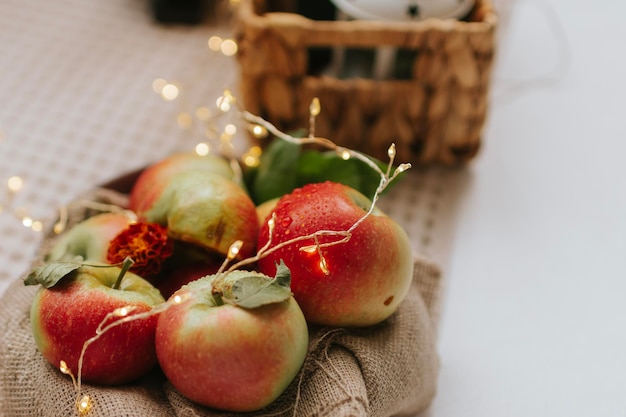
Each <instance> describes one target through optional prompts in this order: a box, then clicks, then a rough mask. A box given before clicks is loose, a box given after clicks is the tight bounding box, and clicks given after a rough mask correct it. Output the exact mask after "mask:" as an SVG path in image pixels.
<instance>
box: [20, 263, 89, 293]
mask: <svg viewBox="0 0 626 417" xmlns="http://www.w3.org/2000/svg"><path fill="white" fill-rule="evenodd" d="M83 265H84V263H83V258H82V257H80V256H78V257H76V258H74V259H73V260H71V261H55V262H49V263H46V264H44V265H42V266H39V267H37V268H34V269H33V270H32V271H31V272H30V273H29V274H28V276H27V277H26V279H25V280H24V285H41V286H43V287H44V288H52V287H54V286H55V285H57V283H58V282H59V281H60V280H61V279H63V278H64V277H66V276H68V275H69V274H71V273H73V272H75V271H76V270H78V268H80V267H81V266H83Z"/></svg>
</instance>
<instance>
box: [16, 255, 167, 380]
mask: <svg viewBox="0 0 626 417" xmlns="http://www.w3.org/2000/svg"><path fill="white" fill-rule="evenodd" d="M49 265H52V264H49ZM120 272H121V269H120V268H118V267H113V266H106V267H95V266H80V267H79V268H77V269H76V270H73V271H71V272H70V273H68V274H67V275H65V276H63V277H61V278H60V280H59V281H58V282H56V283H54V282H53V283H50V282H47V283H45V284H46V285H48V286H49V288H45V287H42V288H41V289H40V290H39V291H38V292H37V294H36V296H35V298H34V300H33V304H32V307H31V312H30V318H31V325H32V331H33V336H34V338H35V344H36V346H37V348H38V349H39V351H40V352H41V353H42V355H43V357H44V358H45V359H46V360H47V361H48V362H50V364H52V365H53V366H54V367H56V368H59V366H60V363H61V361H65V363H66V364H67V366H68V367H69V369H70V370H71V371H72V373H73V374H74V375H75V376H77V375H78V361H79V357H80V354H81V350H82V349H83V344H84V343H85V342H86V341H87V340H89V339H90V338H92V337H94V336H95V335H96V329H97V327H98V326H99V325H100V323H101V322H102V321H103V320H104V319H105V317H106V316H107V314H109V313H111V312H113V311H114V310H116V309H119V308H122V307H126V306H132V307H133V308H134V309H135V310H134V311H133V312H132V314H136V313H140V312H144V311H149V310H150V309H151V308H153V307H154V306H156V305H158V304H160V303H163V302H164V301H165V300H164V299H163V297H162V296H161V294H160V293H159V291H158V290H157V289H156V288H154V287H153V286H152V285H150V284H149V283H148V282H147V281H145V280H144V279H142V278H140V277H139V276H137V275H134V274H132V273H130V272H127V273H126V275H125V276H124V277H123V280H122V281H121V284H120V287H119V288H118V289H115V288H113V287H114V285H115V283H116V281H117V279H118V277H119V276H120ZM31 275H33V274H31ZM38 278H39V279H38ZM38 278H37V277H36V276H35V277H34V278H33V280H30V281H29V280H28V279H27V283H29V284H36V283H41V284H44V282H45V281H46V279H47V278H48V277H47V276H45V274H42V273H41V272H40V273H39V277H38ZM156 324H157V316H156V315H155V316H150V317H148V318H145V319H138V320H135V321H131V322H128V323H124V324H121V325H119V326H117V327H115V328H112V329H111V330H109V331H107V332H105V333H104V334H103V335H102V336H101V337H100V338H99V339H97V340H96V341H95V342H93V343H92V344H90V345H89V347H88V348H87V349H86V351H85V356H84V362H83V367H82V378H83V380H84V381H85V382H91V383H94V384H102V385H117V384H124V383H127V382H131V381H133V380H136V379H137V378H139V377H141V376H142V375H144V374H145V373H147V372H148V371H149V370H150V369H152V368H153V367H154V366H155V365H156V364H157V358H156V352H155V347H154V336H155V329H156Z"/></svg>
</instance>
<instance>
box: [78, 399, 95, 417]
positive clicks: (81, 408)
mask: <svg viewBox="0 0 626 417" xmlns="http://www.w3.org/2000/svg"><path fill="white" fill-rule="evenodd" d="M92 405H93V403H92V401H91V398H90V397H89V396H88V395H86V394H85V395H83V396H82V397H81V398H80V400H78V401H77V403H76V409H77V410H78V413H79V414H80V415H81V416H82V415H85V414H87V413H88V412H89V411H90V410H91V407H92Z"/></svg>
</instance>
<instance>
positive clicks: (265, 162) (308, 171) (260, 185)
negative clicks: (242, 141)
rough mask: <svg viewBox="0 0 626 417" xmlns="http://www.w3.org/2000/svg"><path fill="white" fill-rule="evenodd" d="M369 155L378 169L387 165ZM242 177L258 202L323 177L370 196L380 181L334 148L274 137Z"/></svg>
mask: <svg viewBox="0 0 626 417" xmlns="http://www.w3.org/2000/svg"><path fill="white" fill-rule="evenodd" d="M370 159H371V161H372V162H374V163H375V164H376V165H378V166H379V167H380V169H381V170H382V171H385V170H386V169H387V164H385V163H383V162H381V161H379V160H377V159H375V158H370ZM401 175H402V174H401ZM244 180H245V182H246V184H247V188H248V190H249V192H250V195H251V197H252V199H253V200H254V202H255V203H256V204H257V205H258V204H261V203H263V202H264V201H267V200H270V199H272V198H277V197H281V196H283V195H285V194H288V193H290V192H291V191H293V190H294V189H295V188H298V187H302V186H304V185H306V184H310V183H316V182H323V181H334V182H338V183H341V184H345V185H347V186H349V187H351V188H354V189H355V190H357V191H359V192H361V193H362V194H363V195H365V196H366V197H368V198H370V199H371V198H373V196H374V193H375V192H376V189H377V188H378V186H379V184H380V175H379V173H378V172H376V171H375V170H374V169H372V167H371V166H369V165H368V164H366V163H365V162H363V161H361V160H359V159H357V158H351V159H348V160H344V159H343V158H341V157H340V156H339V155H337V153H336V152H334V151H323V152H322V151H319V150H315V149H307V148H306V147H303V146H302V145H297V144H293V143H290V142H286V141H284V140H282V139H278V138H275V139H274V140H273V141H272V142H271V143H270V144H269V145H268V146H267V147H266V148H265V151H264V152H263V154H262V155H261V159H260V163H259V166H258V167H256V168H253V169H248V170H246V171H245V172H244ZM399 180H400V178H398V179H396V180H395V181H394V183H396V182H398V181H399ZM392 185H393V184H392ZM390 188H391V187H387V189H386V190H385V191H387V190H389V189H390Z"/></svg>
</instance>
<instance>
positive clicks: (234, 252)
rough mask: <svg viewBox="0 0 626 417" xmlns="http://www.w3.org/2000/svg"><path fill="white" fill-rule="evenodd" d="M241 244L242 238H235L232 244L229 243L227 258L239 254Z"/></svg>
mask: <svg viewBox="0 0 626 417" xmlns="http://www.w3.org/2000/svg"><path fill="white" fill-rule="evenodd" d="M242 246H243V241H242V240H236V241H235V242H234V243H233V244H232V245H230V248H228V259H233V258H235V257H236V256H237V255H238V254H239V251H240V250H241V247H242Z"/></svg>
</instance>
